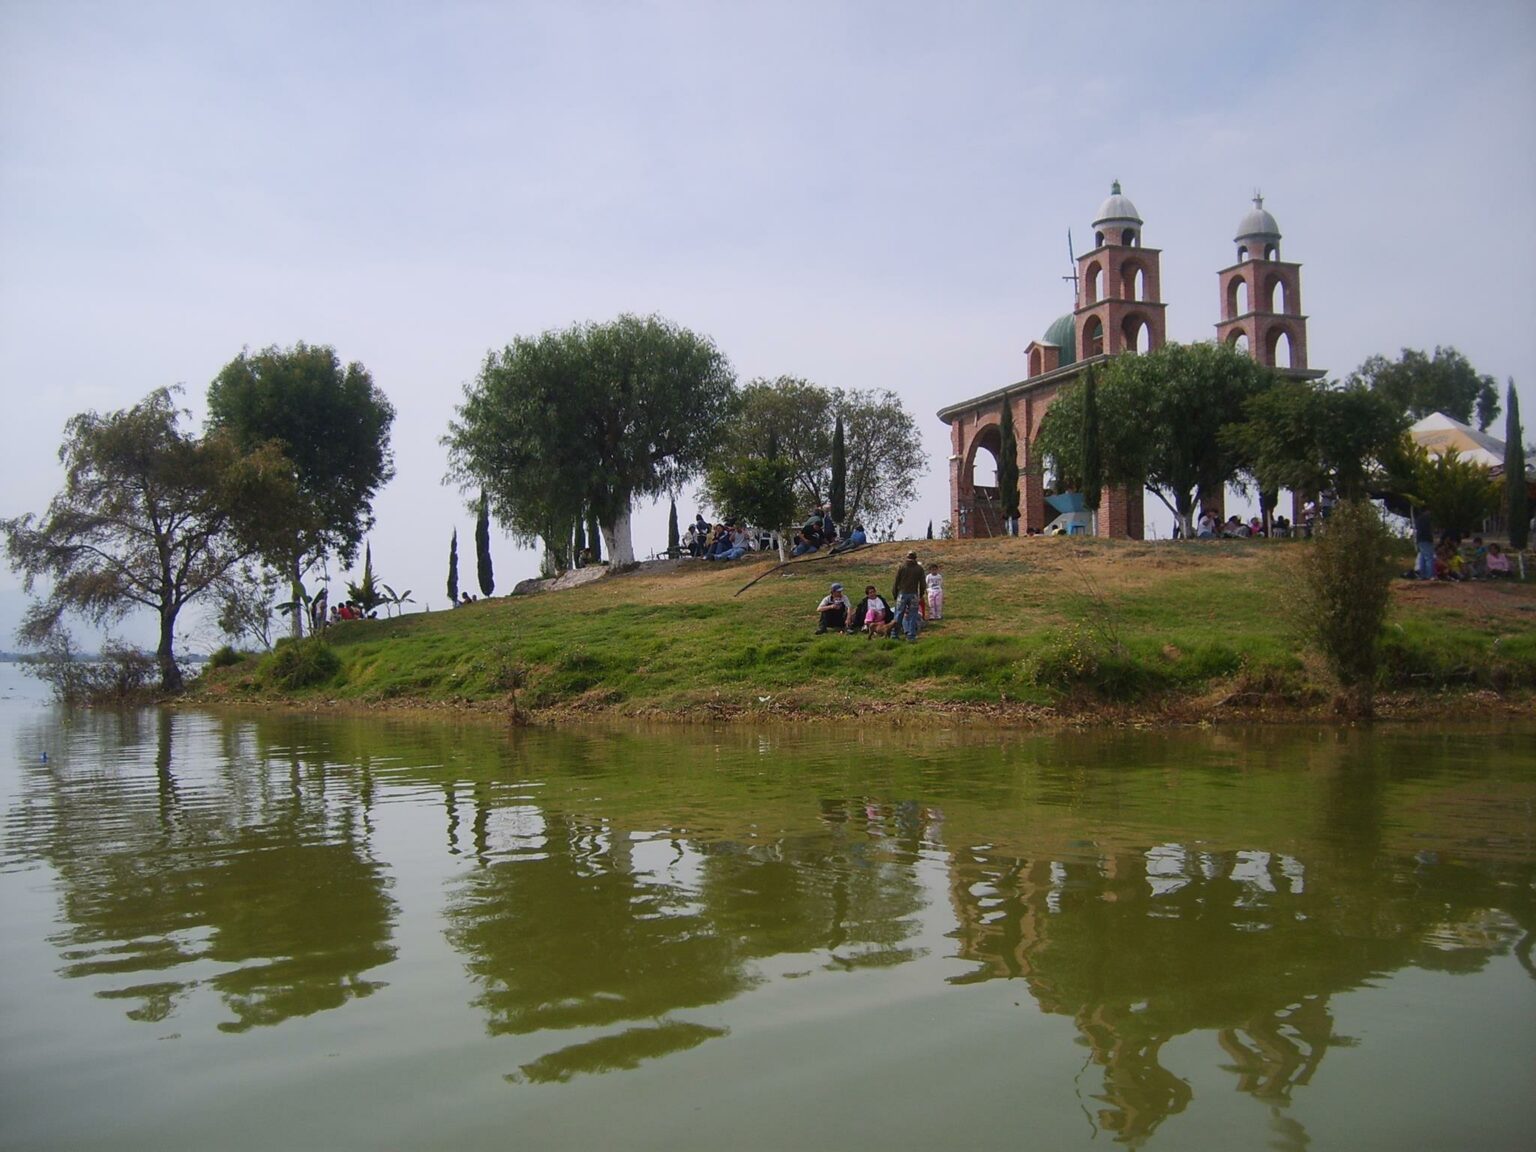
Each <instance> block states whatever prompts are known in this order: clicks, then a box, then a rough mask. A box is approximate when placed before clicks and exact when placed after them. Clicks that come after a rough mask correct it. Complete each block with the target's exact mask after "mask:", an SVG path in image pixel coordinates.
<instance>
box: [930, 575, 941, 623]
mask: <svg viewBox="0 0 1536 1152" xmlns="http://www.w3.org/2000/svg"><path fill="white" fill-rule="evenodd" d="M928 619H930V620H942V619H944V575H943V573H941V572H940V571H939V566H938V565H937V564H932V565H930V566H929V568H928Z"/></svg>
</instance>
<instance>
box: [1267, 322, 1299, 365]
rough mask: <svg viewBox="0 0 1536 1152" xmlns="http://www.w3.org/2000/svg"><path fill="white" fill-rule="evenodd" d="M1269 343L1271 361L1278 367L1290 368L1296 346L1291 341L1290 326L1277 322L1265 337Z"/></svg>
mask: <svg viewBox="0 0 1536 1152" xmlns="http://www.w3.org/2000/svg"><path fill="white" fill-rule="evenodd" d="M1265 343H1266V344H1267V345H1268V347H1267V349H1266V351H1267V352H1268V353H1269V363H1270V364H1272V365H1273V366H1274V367H1276V368H1289V367H1291V366H1292V359H1291V358H1292V356H1294V355H1295V351H1296V350H1295V347H1294V345H1293V344H1292V343H1291V331H1290V328H1289V326H1287V325H1284V324H1276V325H1275V326H1274V327H1273V328H1271V329H1270V330H1269V332H1268V333H1267V334H1266V337H1265Z"/></svg>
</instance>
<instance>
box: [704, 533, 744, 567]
mask: <svg viewBox="0 0 1536 1152" xmlns="http://www.w3.org/2000/svg"><path fill="white" fill-rule="evenodd" d="M724 542H725V544H726V547H725V550H724V551H717V552H712V553H710V555H709V559H711V560H740V559H741V558H742V557H743V556H745V555H746V554H747V553H748V552H750V551H751V550H752V539H751V537H749V536H748V535H747V533H746V531H745V530H744V529H741V528H736V529H732V530H730V531H728V532H727V533H726V534H725V537H724Z"/></svg>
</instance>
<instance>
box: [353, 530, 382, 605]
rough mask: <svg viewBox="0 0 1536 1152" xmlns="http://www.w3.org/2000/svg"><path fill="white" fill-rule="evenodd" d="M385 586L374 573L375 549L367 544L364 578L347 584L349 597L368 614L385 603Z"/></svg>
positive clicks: (365, 548) (364, 551)
mask: <svg viewBox="0 0 1536 1152" xmlns="http://www.w3.org/2000/svg"><path fill="white" fill-rule="evenodd" d="M382 587H383V585H381V584H380V583H379V582H378V580H377V579H375V578H374V575H373V550H372V549H371V548H369V547H368V546H367V545H364V547H363V578H362V580H361V581H360V582H358V583H356V584H353V583H351V582H348V584H347V599H348V600H350V601H352V603H354V604H356V605H357V606H358V607H359V608H361V609H362V610H363V615H365V616H366V615H367V614H368V613H370V612H372V611H373V610H374V609H376V608H377V607H378V606H379V605H380V604H383V603H384V602H385V600H386V599H387V597H386V596H385V595H384V594H383V593H382V592H381V591H380V589H381V588H382Z"/></svg>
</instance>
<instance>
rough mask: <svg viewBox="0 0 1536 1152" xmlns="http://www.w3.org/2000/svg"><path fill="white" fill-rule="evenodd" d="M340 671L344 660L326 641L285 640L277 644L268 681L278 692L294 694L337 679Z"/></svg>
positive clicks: (269, 668) (268, 665)
mask: <svg viewBox="0 0 1536 1152" xmlns="http://www.w3.org/2000/svg"><path fill="white" fill-rule="evenodd" d="M340 671H341V657H340V656H338V655H336V650H335V649H334V648H332V647H331V646H330V644H328V643H327V642H326V641H325V639H324V638H323V637H320V636H311V637H309V638H308V639H306V640H294V639H293V638H292V637H286V638H285V639H283V640H280V641H278V645H277V647H276V648H275V649H273V651H272V658H271V660H270V661H269V662H268V664H267V680H268V682H269V683H271V684H272V686H273V687H275V688H282V689H284V690H289V691H291V690H292V689H295V688H313V687H315V686H316V685H317V684H324V683H326V682H327V681H328V680H332V679H334V678H335V677H336V674H337V673H338V672H340Z"/></svg>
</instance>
